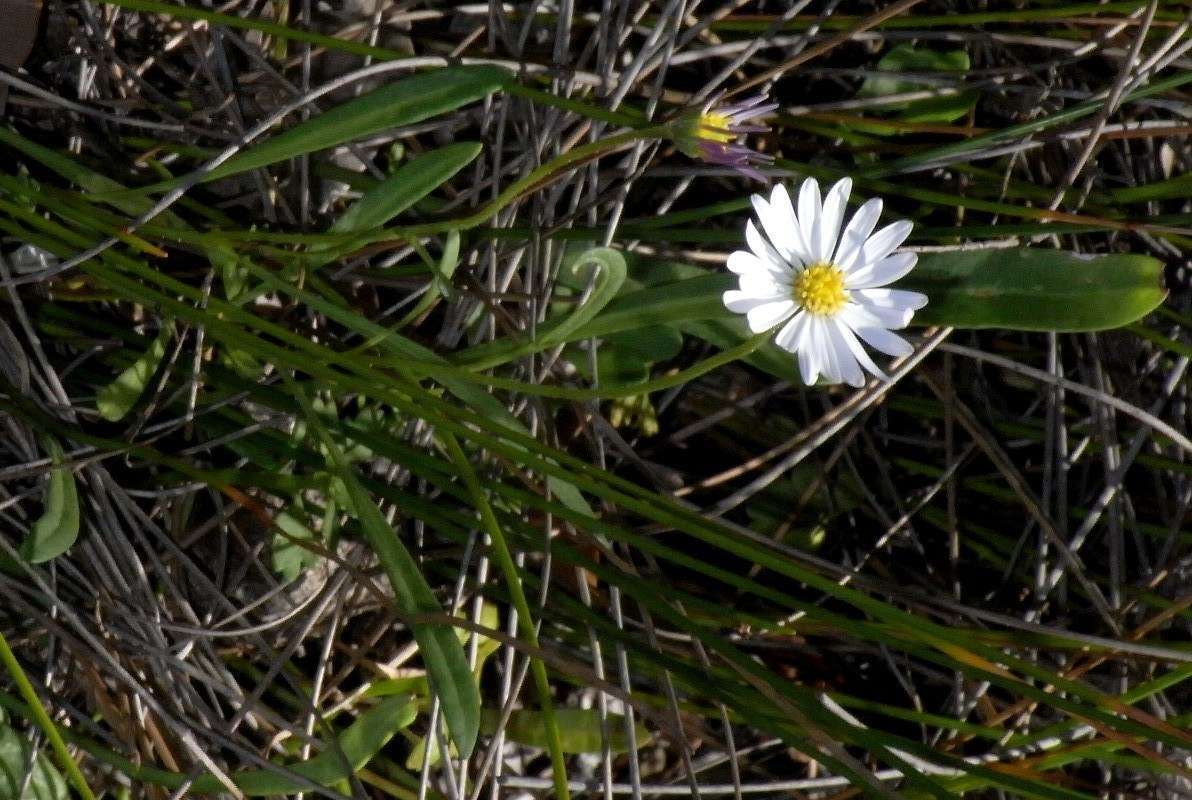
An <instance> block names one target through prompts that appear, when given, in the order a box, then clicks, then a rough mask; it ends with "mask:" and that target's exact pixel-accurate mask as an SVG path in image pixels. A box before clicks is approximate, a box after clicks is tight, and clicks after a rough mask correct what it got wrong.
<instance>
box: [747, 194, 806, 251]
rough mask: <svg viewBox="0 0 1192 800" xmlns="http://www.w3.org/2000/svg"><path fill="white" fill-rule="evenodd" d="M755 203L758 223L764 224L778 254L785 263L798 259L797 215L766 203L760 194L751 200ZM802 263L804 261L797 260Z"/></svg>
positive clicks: (763, 226)
mask: <svg viewBox="0 0 1192 800" xmlns="http://www.w3.org/2000/svg"><path fill="white" fill-rule="evenodd" d="M749 199H750V200H751V201H752V202H753V210H754V211H755V212H756V213H757V218H758V221H760V222H761V224H762V230H764V231H765V232H766V238H767V239H769V240H770V243H771V244H772V245H774V248H775V249H776V250H777V251H778V254H779V255H780V256H781V257H782V258H783V260H784V261H788V262H789V261H790V260H791V259H792V258H796V257H797V254H798V251H799V249H800V248H799V243H798V241H797V240H796V238H795V233H794V231H795V215H794V212H793V211H792V212H791V213H790V214H786V213H784V212H785V211H786V209H785V208H781V207H778V206H774V205H771V204H770V203H768V202H766V199H765V198H764V197H762V196H761V195H760V194H755V195H753V196H752V197H750V198H749ZM796 260H798V261H800V263H801V261H802V259H798V258H796Z"/></svg>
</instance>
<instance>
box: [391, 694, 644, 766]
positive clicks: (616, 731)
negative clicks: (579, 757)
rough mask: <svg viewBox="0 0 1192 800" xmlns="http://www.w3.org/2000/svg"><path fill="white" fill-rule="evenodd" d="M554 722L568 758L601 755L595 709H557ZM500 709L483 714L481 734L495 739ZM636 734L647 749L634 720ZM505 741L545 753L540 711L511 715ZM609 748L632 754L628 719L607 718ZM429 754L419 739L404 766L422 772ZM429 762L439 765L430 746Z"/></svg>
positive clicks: (436, 750)
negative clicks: (424, 759)
mask: <svg viewBox="0 0 1192 800" xmlns="http://www.w3.org/2000/svg"><path fill="white" fill-rule="evenodd" d="M555 721H556V723H557V724H558V726H559V740H560V743H561V744H562V747H563V752H564V753H567V754H568V755H575V754H577V753H601V752H603V749H602V748H603V745H602V744H601V734H600V712H599V710H597V709H594V708H558V709H555ZM500 722H501V710H500V709H499V708H485V709H482V710H481V712H480V732H481V733H483V734H484V735H485V736H495V735H496V734H497V733H498V731H499V730H500V728H499V724H500ZM633 728H634V734H635V736H636V739H637V746H638V747H639V748H640V747H645V746H646V745H648V744H649V743H650V738H651V737H650V731H649V729H648V728H646V726H645V725H643V724H642V722H641V720H639V719H634V726H633ZM504 733H505V738H506V739H507V740H508V741H511V742H516V743H517V744H524V745H529V746H530V747H537V748H540V749H542V750H545V749H546V748H547V735H546V725H545V724H543V721H542V712H541V711H538V710H537V709H530V708H519V709H515V710H514V711H513V713H511V714H510V715H509V721H508V723H507V724H506V725H505V728H504ZM608 746H609V751H610V752H611V753H612V754H613V755H619V754H621V753H627V752H629V736H628V734H627V733H626V732H625V718H624V717H623V716H621V715H619V714H609V715H608ZM425 755H426V737H423V738H422V739H419V741H418V742H417V743H416V744H415V745H414V747H413V749H411V750H410V754H409V755H408V756H407V757H406V763H405V767H406V769H408V770H411V771H418V770H420V769H422V759H423V758H425ZM430 763H431V766H434V765H436V764H438V763H439V747H438V745H437V744H435V743H433V742H432V744H431V748H430Z"/></svg>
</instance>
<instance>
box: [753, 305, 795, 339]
mask: <svg viewBox="0 0 1192 800" xmlns="http://www.w3.org/2000/svg"><path fill="white" fill-rule="evenodd" d="M795 308H796V306H795V301H793V300H778V301H775V302H770V303H763V304H761V305H758V306H754V307H753V308H751V309H749V311H748V312H746V314H745V319H746V321H747V322H748V323H749V330H751V331H753V332H754V333H762V332H763V331H768V330H770V328H773V327H774V326H775V325H777V324H778V323H779V322H782V321H783V320H784V319H786V318H787V317H789V316H791V315H792V314H794V313H795Z"/></svg>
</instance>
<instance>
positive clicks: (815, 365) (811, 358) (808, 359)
mask: <svg viewBox="0 0 1192 800" xmlns="http://www.w3.org/2000/svg"><path fill="white" fill-rule="evenodd" d="M799 374H800V375H802V376H803V383H805V384H807V385H808V386H814V385H815V382H816V381H817V380H819V361H818V360H817V359H816V358H815V354H814V352H813V351H812V349H811V348H810V347H803V348H801V349H800V350H799Z"/></svg>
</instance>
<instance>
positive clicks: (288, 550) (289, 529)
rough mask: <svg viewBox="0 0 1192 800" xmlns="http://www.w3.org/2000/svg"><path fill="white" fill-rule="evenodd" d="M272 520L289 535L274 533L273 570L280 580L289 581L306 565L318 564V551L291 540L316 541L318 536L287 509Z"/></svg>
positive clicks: (305, 567) (306, 566)
mask: <svg viewBox="0 0 1192 800" xmlns="http://www.w3.org/2000/svg"><path fill="white" fill-rule="evenodd" d="M273 522H274V524H275V525H277V527H278V528H280V529H281V530H282V531H283V532H285V533H286V534H288V535H289V537H290V538H286V537H285V536H281V535H275V536H274V537H273V548H272V550H273V552H272V553H271V563H272V566H273V571H274V572H276V573H277V574H278V575H280V576H281V577H282V580H284V581H286V582H287V583H289V582H290V581H292V580H294V579H295V578H297V577H298V576H299V575H301V574H302V572H303V571H304V570H305V569H307V568H308V567H313V566H314V565H315V564H318V563H319V561H320V560H322V558H323V557H322V556H320V555H319V554H318V553H315V552H313V551H311V550H307V549H306V548H305V547H302V546H301V545H300V544H298V543H297V542H295V541H292V540H294V539H297V540H299V541H311V542H316V541H318V539H319V537H318V535H317V534H316V533H315V532H314V531H312V530H311V529H310V528H308V527H307V526H306V525H304V524H303V523H302V522H301V521H300V520H299V519H298V518H297V517H296V516H294V515H293V514H291V513H290V512H289V511H282V512H281V513H280V514H278V515H277V516H276V517H274V519H273Z"/></svg>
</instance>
